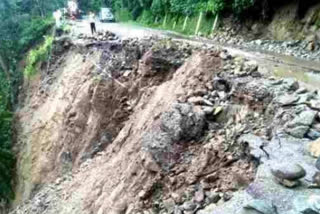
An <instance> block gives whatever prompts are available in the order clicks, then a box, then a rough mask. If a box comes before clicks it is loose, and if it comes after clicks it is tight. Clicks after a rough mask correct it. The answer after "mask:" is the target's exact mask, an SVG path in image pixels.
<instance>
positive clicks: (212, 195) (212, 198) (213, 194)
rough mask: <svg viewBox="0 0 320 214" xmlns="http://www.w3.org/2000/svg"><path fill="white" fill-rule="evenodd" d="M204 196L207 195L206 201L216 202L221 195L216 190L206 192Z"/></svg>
mask: <svg viewBox="0 0 320 214" xmlns="http://www.w3.org/2000/svg"><path fill="white" fill-rule="evenodd" d="M206 196H207V199H208V202H209V203H214V204H216V203H218V201H219V200H220V199H221V196H220V194H219V193H217V192H212V191H211V192H206Z"/></svg>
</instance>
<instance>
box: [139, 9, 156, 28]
mask: <svg viewBox="0 0 320 214" xmlns="http://www.w3.org/2000/svg"><path fill="white" fill-rule="evenodd" d="M137 21H138V22H139V23H141V24H144V25H152V24H154V16H153V15H152V12H151V11H150V10H144V11H143V13H142V15H141V16H140V17H138V19H137Z"/></svg>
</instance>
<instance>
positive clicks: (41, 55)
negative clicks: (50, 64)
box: [24, 36, 53, 78]
mask: <svg viewBox="0 0 320 214" xmlns="http://www.w3.org/2000/svg"><path fill="white" fill-rule="evenodd" d="M52 44H53V37H52V36H46V37H45V41H44V42H43V44H42V45H40V47H38V48H35V49H33V50H31V51H30V52H29V55H28V58H27V65H26V68H25V69H24V76H25V77H27V78H30V77H32V76H33V75H35V74H36V73H37V66H38V65H40V64H41V63H42V62H45V61H47V60H48V58H49V57H50V56H49V55H50V52H51V48H52Z"/></svg>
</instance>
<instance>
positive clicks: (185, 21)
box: [182, 16, 189, 31]
mask: <svg viewBox="0 0 320 214" xmlns="http://www.w3.org/2000/svg"><path fill="white" fill-rule="evenodd" d="M188 19H189V16H186V18H185V19H184V22H183V27H182V31H184V30H185V29H186V27H187V23H188Z"/></svg>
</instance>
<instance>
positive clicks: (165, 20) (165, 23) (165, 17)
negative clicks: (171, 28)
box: [162, 13, 168, 27]
mask: <svg viewBox="0 0 320 214" xmlns="http://www.w3.org/2000/svg"><path fill="white" fill-rule="evenodd" d="M167 17H168V14H167V13H166V15H165V16H164V20H163V24H162V27H166V25H167Z"/></svg>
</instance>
